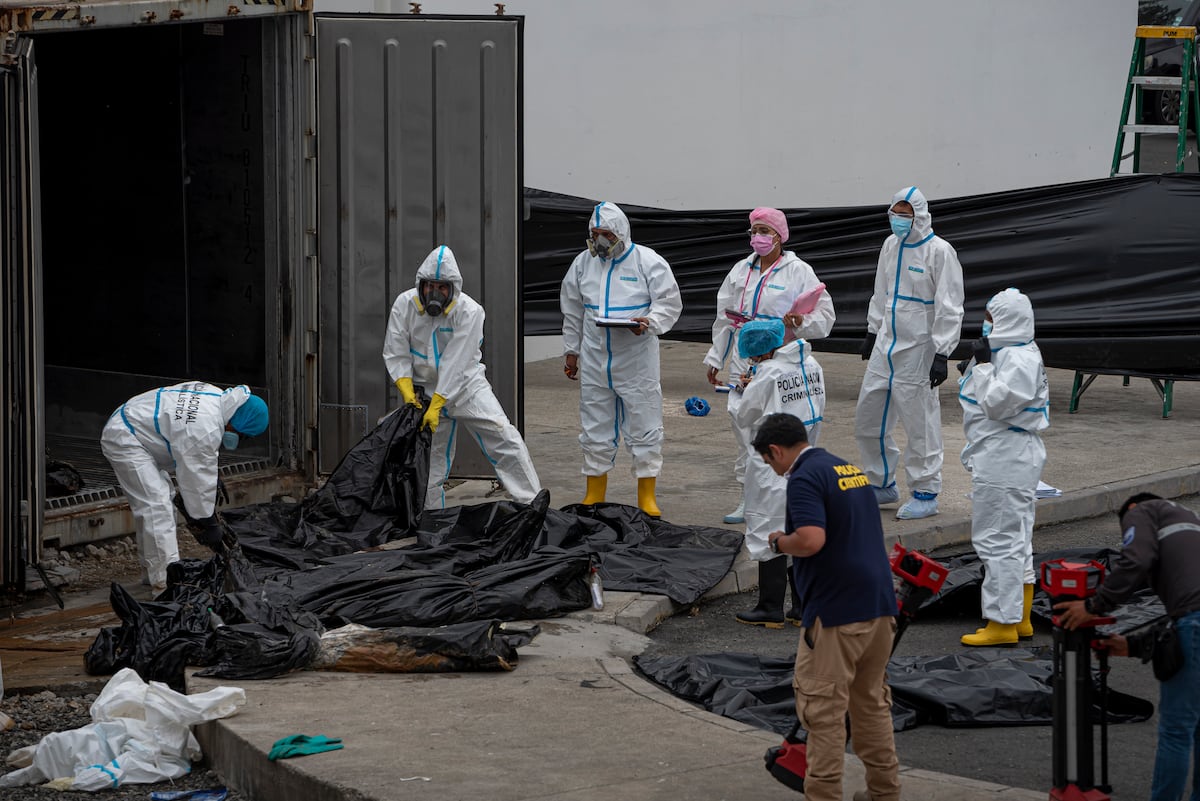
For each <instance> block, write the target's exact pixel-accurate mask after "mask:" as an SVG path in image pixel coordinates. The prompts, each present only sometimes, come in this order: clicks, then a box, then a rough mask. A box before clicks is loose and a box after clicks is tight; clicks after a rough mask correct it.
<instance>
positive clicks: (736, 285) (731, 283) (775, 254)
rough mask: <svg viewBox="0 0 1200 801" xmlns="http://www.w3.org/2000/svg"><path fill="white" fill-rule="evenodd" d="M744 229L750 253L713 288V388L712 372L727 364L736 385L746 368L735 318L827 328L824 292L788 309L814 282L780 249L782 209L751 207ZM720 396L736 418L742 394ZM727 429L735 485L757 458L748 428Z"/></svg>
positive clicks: (818, 333)
mask: <svg viewBox="0 0 1200 801" xmlns="http://www.w3.org/2000/svg"><path fill="white" fill-rule="evenodd" d="M749 233H750V248H751V250H752V251H753V253H752V254H751V255H750V256H749V257H748V258H745V259H740V260H739V261H738V262H737V264H735V265H733V268H732V269H731V270H730V271H729V274H728V275H726V276H725V280H724V281H723V282H722V283H721V287H720V289H718V290H717V317H716V320H715V321H714V322H713V327H712V347H711V348H709V350H708V353H707V354H705V356H704V364H705V366H706V367H707V368H708V372H707V378H708V382H709V383H710V384H712V385H713V386H720V381H719V380H718V378H717V374H718V373H719V372H720V371H721V370H722V369H723V368H724V367H725V365H726V363H727V362H728V363H729V381H730V383H736V382H737V378H738V376H740V375H742V374H743V373H744V372H746V368H747V367H748V366H749V363H748V362H747V361H746V360H745V359H744V358H742V357H741V356H740V355H739V352H738V332H739V330H740V329H741V326H742V324H743V323H742V322H739V320H741V319H753V320H780V321H782V322H783V323H784V325H785V326H786V328H787V332H788V339H796V338H798V337H803V338H805V339H808V340H813V339H820V338H822V337H826V336H828V335H829V332H830V331H831V330H832V329H833V323H834V319H835V315H834V310H833V300H832V299H831V298H830V297H829V293H828V292H824V291H822V293H821V296H820V299H819V300H818V301H817V306H816V308H814V309H813V310H812V311H811V312H809V313H808V314H803V315H800V314H792V313H791V312H790V309H791V307H792V304H793V303H794V302H795V300H796V298H798V297H799V296H800V295H802V294H804V293H806V292H809V291H811V290H813V289H814V288H815V287H816V286H817V285H818V284H819V283H820V281H818V280H817V274H816V273H815V272H813V268H812V267H810V266H809V265H808V264H807V263H806V262H804V261H802V260H801V259H800V257H798V256H797V255H796V254H795V253H793V252H792V251H790V250H784V249H783V246H784V244H786V243H787V240H788V226H787V217H786V216H784V213H783V212H782V211H780V210H779V209H772V208H765V207H760V208H756V209H754V211H752V212H750V231H749ZM727 312H729V313H732V315H730V314H727ZM731 317H736V318H739V319H736V320H735V319H731ZM726 397H727V398H728V401H727V408H728V410H729V414H730V417H731V418H732V417H736V416H737V407H738V405H739V404H740V403H741V402H742V395H741V394H739V393H738V392H736V391H734V392H730V393H729V394H728V395H727V396H726ZM733 433H734V438H735V440H736V443H737V452H736V454H735V457H734V462H733V475H734V478H735V479H737V482H738V483H739V484H743V483H744V482H745V478H746V463H747V459H749V460H750V461H757V460H758V456H757V454H752V453H751V452H750V451H751V448H750V437H751V434H752V432H750V431H748V430H746V429H745V428H743V427H741V426H738V425H737V423H736V422H734V423H733ZM743 513H744V503H738V506H737V508H736V509H734V510H733V511H732V512H730V513H729V514H727V515H725V522H726V523H742V522H744V521H745V518H744V514H743Z"/></svg>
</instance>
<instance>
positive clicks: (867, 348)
mask: <svg viewBox="0 0 1200 801" xmlns="http://www.w3.org/2000/svg"><path fill="white" fill-rule="evenodd" d="M876 336H877V335H876V334H872V333H871V332H870V331H868V332H867V335H866V336H865V337H864V338H863V343H862V350H860V351H859V353H861V354H862V357H863V361H864V362H865V361H866V360H867V359H869V358H871V351H873V350H875V337H876Z"/></svg>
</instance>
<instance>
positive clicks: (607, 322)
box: [596, 317, 642, 328]
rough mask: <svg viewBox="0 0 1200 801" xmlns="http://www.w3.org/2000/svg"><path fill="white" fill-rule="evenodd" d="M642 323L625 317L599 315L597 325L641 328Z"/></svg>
mask: <svg viewBox="0 0 1200 801" xmlns="http://www.w3.org/2000/svg"><path fill="white" fill-rule="evenodd" d="M641 325H642V324H641V323H639V322H638V321H637V320H630V319H628V318H625V317H597V318H596V326H597V327H599V328H639V327H641Z"/></svg>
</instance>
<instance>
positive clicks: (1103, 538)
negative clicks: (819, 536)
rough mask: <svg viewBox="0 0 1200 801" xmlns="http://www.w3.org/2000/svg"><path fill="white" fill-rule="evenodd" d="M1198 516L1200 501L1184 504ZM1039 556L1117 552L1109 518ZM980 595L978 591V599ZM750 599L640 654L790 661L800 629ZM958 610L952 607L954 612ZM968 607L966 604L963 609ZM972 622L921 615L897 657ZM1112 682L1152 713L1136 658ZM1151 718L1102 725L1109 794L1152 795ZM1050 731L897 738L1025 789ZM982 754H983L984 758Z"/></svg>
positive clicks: (1064, 532)
mask: <svg viewBox="0 0 1200 801" xmlns="http://www.w3.org/2000/svg"><path fill="white" fill-rule="evenodd" d="M1181 500H1182V501H1183V502H1184V504H1185V505H1187V506H1188V507H1189V508H1190V509H1192V510H1194V511H1197V512H1200V498H1198V497H1197V496H1191V497H1188V498H1185V499H1181ZM1036 542H1037V547H1038V550H1040V551H1052V550H1059V549H1062V548H1075V547H1085V546H1086V547H1110V548H1118V547H1120V531H1119V530H1118V527H1117V524H1116V517H1115V516H1114V515H1112V514H1106V515H1103V516H1101V517H1095V518H1089V519H1086V520H1078V521H1074V522H1071V523H1061V524H1058V525H1054V526H1049V527H1045V528H1041V529H1038V531H1037V537H1036ZM964 550H969V546H947V547H945V548H943V549H941V550H940V551H935V552H933V553H932V554H931V555H933V556H934V557H941V558H945V557H947V556H948V555H952V554H957V553H962V552H964ZM976 597H977V594H976ZM756 600H757V594H756V593H753V592H750V593H742V594H738V595H729V596H724V597H721V598H717V599H713V600H712V601H709V602H707V603H705V604H704V605H703V606H702V607H701V608H700V609H699V611H698V613H697V614H695V615H677V616H675V617H672V618H670V619H668V620H665V621H663V623H661V624H660V625H659V626H658V627H657V628H655V629H654V630H653V631H652V632H650V635H649V636H650V640H651V643H650V645H649V647H648V648H647V649H646V650H645V651H644V652H643V653H644V655H645V656H684V655H689V654H700V653H718V652H744V653H758V654H763V655H767V656H791V655H793V654H794V653H795V650H796V645H797V640H796V638H797V630H796V629H795V628H793V627H790V626H789V627H787V628H785V629H779V630H768V629H761V628H757V627H753V626H746V625H743V624H740V623H737V622H736V621H734V619H733V616H734V614H736V613H737V612H740V611H743V610H744V609H747V608H749V607H751V606H753V604H754V603H755V601H756ZM963 605H964V604H959V603H956V604H955V606H956V607H961V606H963ZM966 605H967V606H969V604H966ZM977 620H978V617H977V615H974V614H956V613H955V612H953V611H947V612H938V611H932V612H927V613H924V614H923V615H922V616H921V617H919V618H918V619H917V620H916V621H915V622H914V623H913V624H912V625H911V626H909V627H908V629H907V631H906V632H905V633H904V636H903V637H902V638H901V641H900V644H899V647H898V648H897V650H896V655H897V656H899V657H906V656H934V655H940V654H948V653H956V652H959V651H962V650H964V649H963V648H962V646H960V645H959V642H958V638H959V637H960V636H962V635H963V634H967V633H970V632H972V631H974V630H975V627H976V625H977ZM1034 630H1035V634H1034V638H1033V640H1032V641H1031V642H1022V647H1027V646H1049V645H1050V644H1051V635H1050V627H1049V625H1047V624H1045V623H1042V622H1040V621H1035V626H1034ZM1110 664H1111V668H1112V669H1111V673H1110V677H1109V686H1110V687H1111V688H1112V689H1113V690H1117V691H1120V692H1123V693H1127V694H1129V695H1133V696H1137V697H1139V698H1144V699H1146V700H1149V701H1151V702H1152V703H1154V704H1155V706H1156V707H1157V704H1158V682H1157V680H1156V679H1155V678H1154V675H1153V673H1152V672H1151V670H1150V666H1149V665H1143V664H1142V663H1141V662H1140V661H1139V660H1137V659H1113V660H1111V663H1110ZM1157 725H1158V715H1157V710H1156V713H1155V716H1154V717H1153V718H1152V719H1151V720H1148V721H1145V722H1142V723H1127V724H1121V725H1114V726H1110V727H1109V738H1110V751H1109V754H1110V756H1109V777H1110V782H1111V783H1112V785H1113V788H1114V798H1139V797H1144V795H1145V794H1146V793H1147V792H1148V791H1149V787H1150V778H1151V774H1152V772H1153V766H1154V747H1155V742H1156V736H1155V732H1156V731H1157ZM1050 733H1051V729H1050V727H1049V726H1030V727H1023V728H1017V729H1014V728H1004V727H996V728H945V727H942V726H934V725H926V726H920V727H918V728H915V729H912V730H910V731H906V732H900V733H897V735H896V748H897V750H898V752H899V754H900V759H901V761H903V762H904V764H906V765H911V766H913V767H915V768H924V769H927V770H933V771H940V772H943V773H948V774H953V775H955V776H961V777H969V778H972V779H977V780H980V781H987V782H995V783H997V784H1002V785H1008V786H1012V787H1024V788H1029V789H1031V790H1048V789H1049V787H1050V781H1051V776H1050V759H1049V754H1050V747H1051V744H1050ZM981 755H986V758H981Z"/></svg>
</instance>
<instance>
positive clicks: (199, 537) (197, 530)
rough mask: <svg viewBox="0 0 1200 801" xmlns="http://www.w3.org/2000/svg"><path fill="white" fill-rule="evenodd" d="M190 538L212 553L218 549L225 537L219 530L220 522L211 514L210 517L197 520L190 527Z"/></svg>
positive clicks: (221, 530)
mask: <svg viewBox="0 0 1200 801" xmlns="http://www.w3.org/2000/svg"><path fill="white" fill-rule="evenodd" d="M190 528H191V530H192V536H193V537H195V538H196V541H197V542H199V543H200V544H201V545H206V546H208V547H209V548H212V549H213V550H214V551H215V550H217V549H218V548H220V546H221V540H222V539H223V538H224V537H225V532H224V530H223V529H222V528H221V521H220V519H219V518H218V517H217V516H216V514H213V515H212V516H211V517H205V518H203V519H200V520H197V521H196V522H194V523H192V524H191V526H190Z"/></svg>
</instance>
